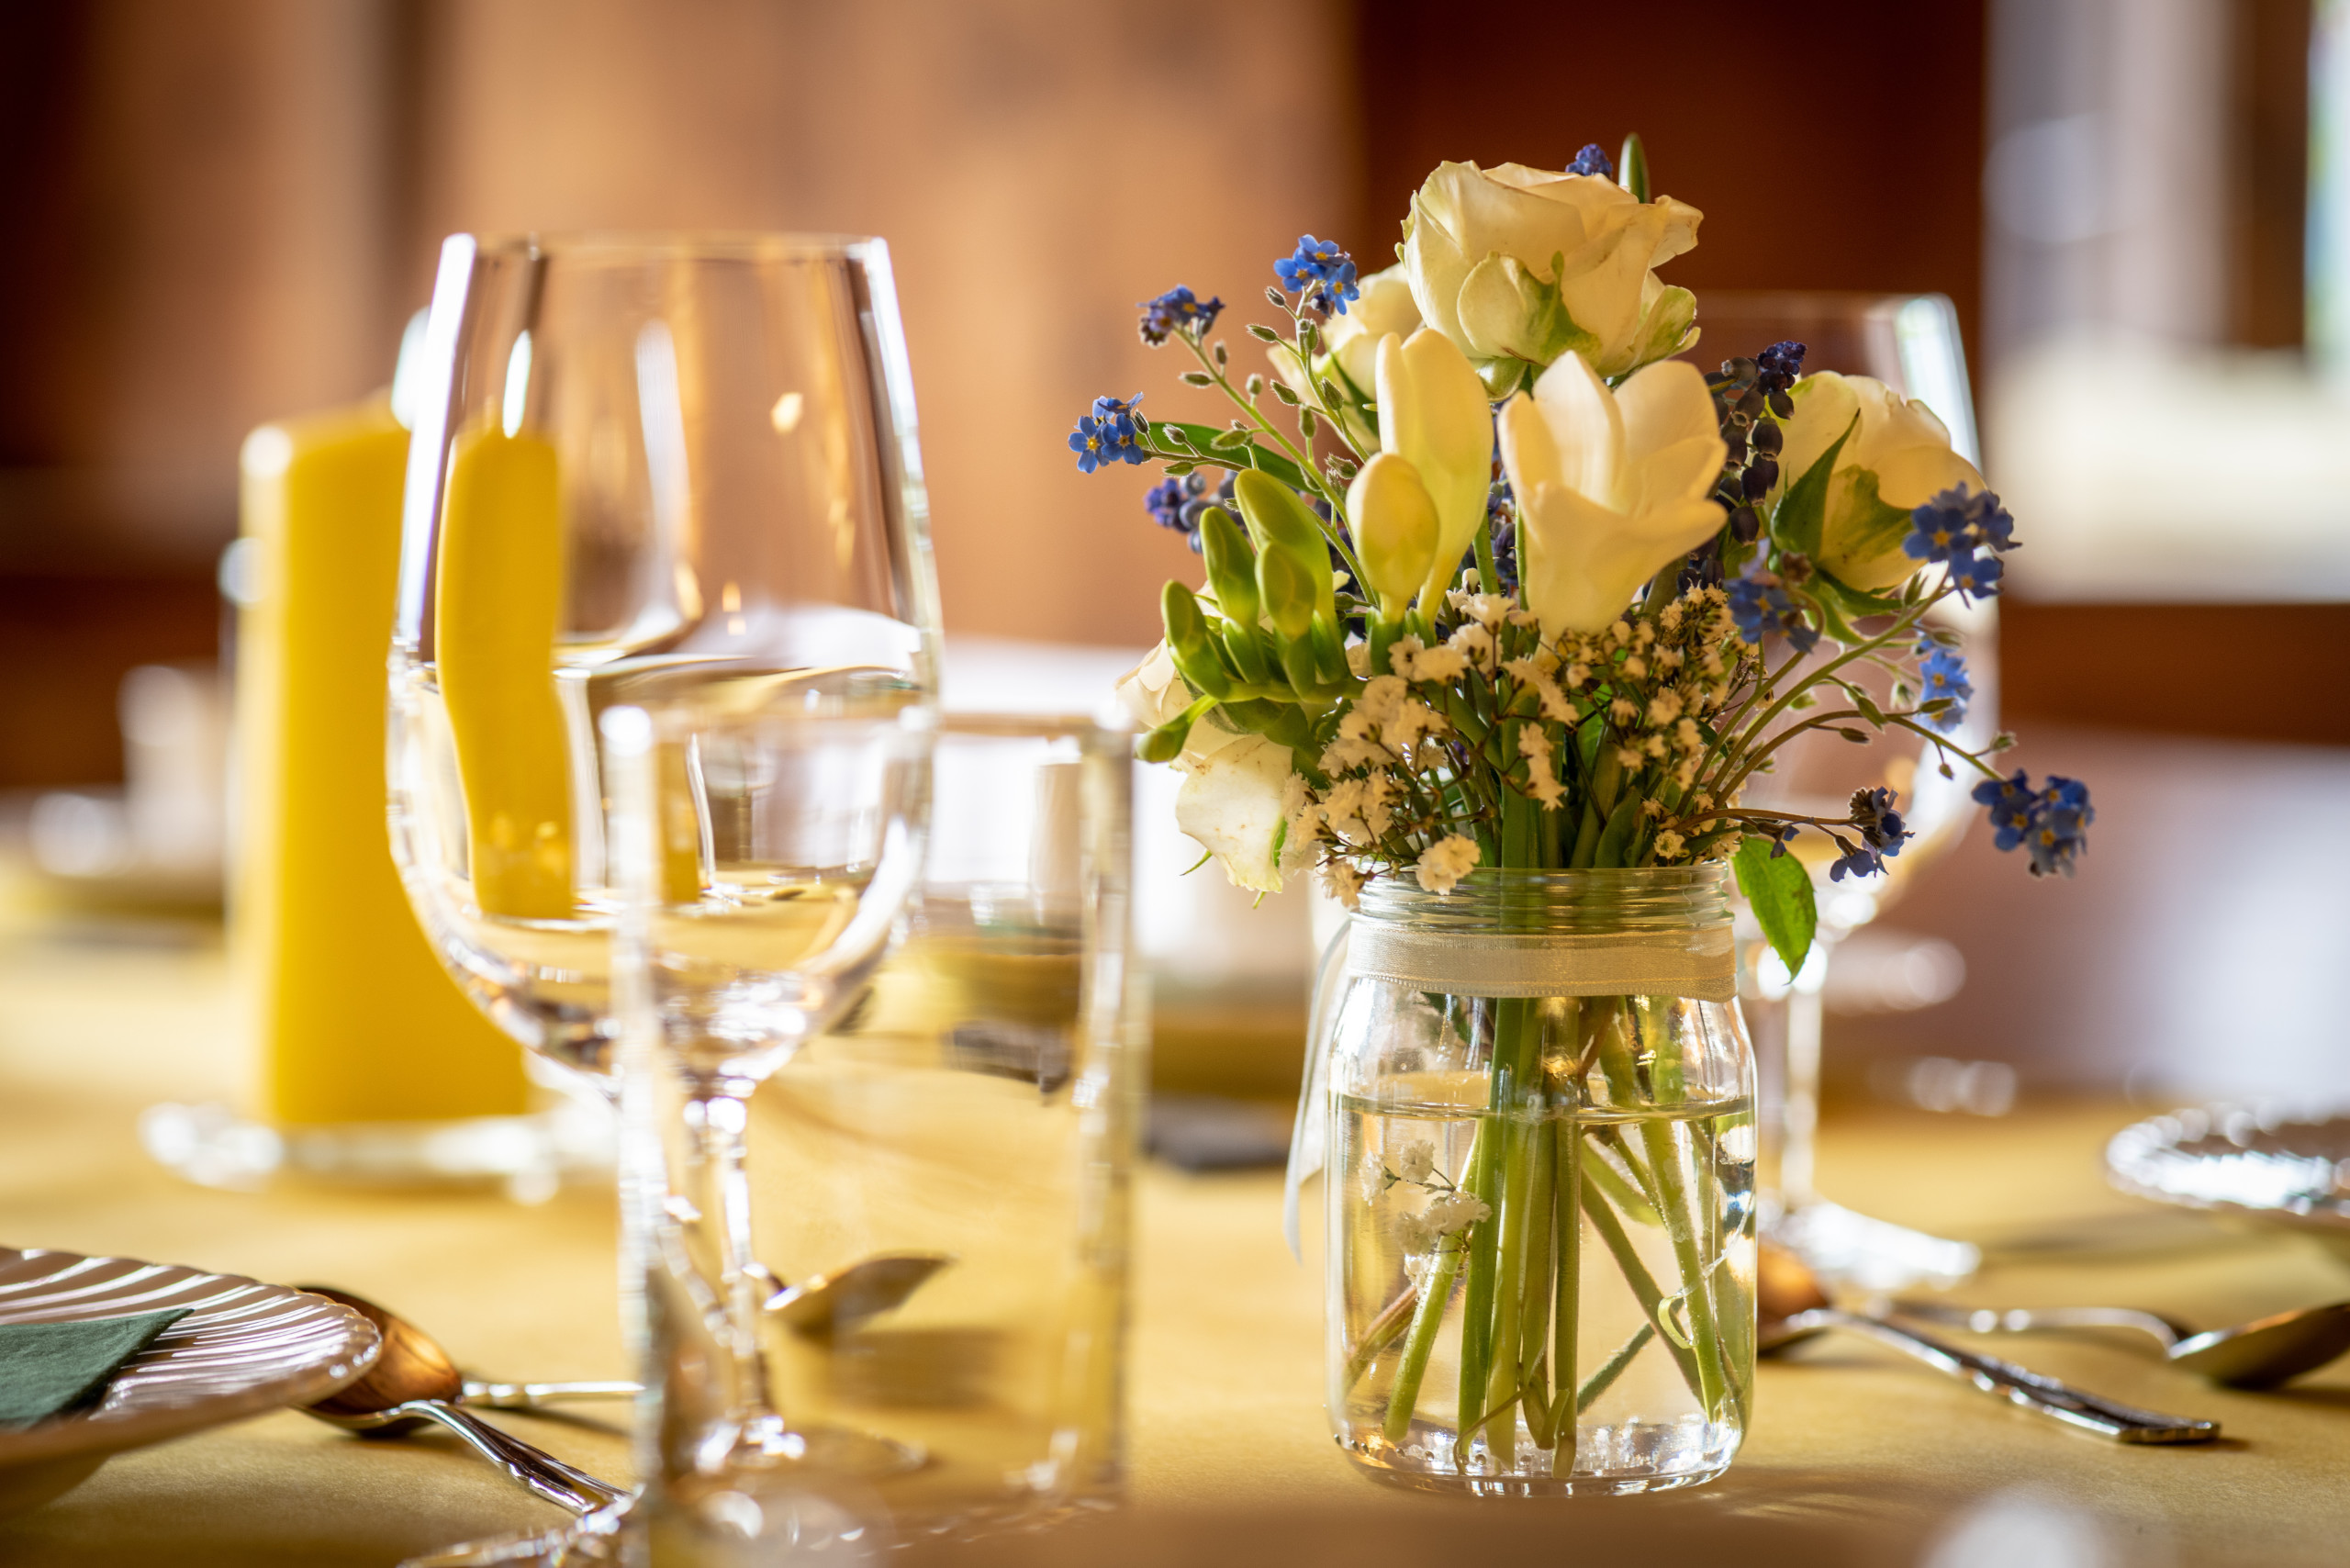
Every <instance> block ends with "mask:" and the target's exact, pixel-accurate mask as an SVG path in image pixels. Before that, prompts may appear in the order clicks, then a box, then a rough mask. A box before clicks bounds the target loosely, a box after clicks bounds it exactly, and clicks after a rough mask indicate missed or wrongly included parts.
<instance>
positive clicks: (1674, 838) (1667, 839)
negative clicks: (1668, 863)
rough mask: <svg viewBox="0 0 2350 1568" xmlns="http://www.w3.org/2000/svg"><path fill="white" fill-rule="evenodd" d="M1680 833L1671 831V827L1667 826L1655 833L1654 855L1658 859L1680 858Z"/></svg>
mask: <svg viewBox="0 0 2350 1568" xmlns="http://www.w3.org/2000/svg"><path fill="white" fill-rule="evenodd" d="M1681 850H1682V842H1681V835H1680V834H1677V833H1675V832H1673V830H1672V829H1671V828H1667V829H1665V830H1664V831H1663V832H1662V833H1661V834H1657V835H1656V857H1657V858H1658V859H1660V860H1678V859H1680V858H1681Z"/></svg>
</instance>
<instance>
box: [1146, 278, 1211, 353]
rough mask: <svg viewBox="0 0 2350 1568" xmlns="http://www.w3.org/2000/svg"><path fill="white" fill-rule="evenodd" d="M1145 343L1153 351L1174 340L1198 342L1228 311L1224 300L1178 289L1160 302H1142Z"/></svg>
mask: <svg viewBox="0 0 2350 1568" xmlns="http://www.w3.org/2000/svg"><path fill="white" fill-rule="evenodd" d="M1140 308H1141V310H1142V341H1143V342H1146V343H1148V344H1149V345H1150V346H1151V347H1152V348H1157V347H1158V345H1159V344H1161V343H1163V342H1166V341H1167V340H1168V339H1169V338H1170V337H1177V336H1181V337H1186V338H1191V339H1193V340H1194V341H1196V340H1198V339H1199V338H1201V337H1203V336H1205V335H1206V333H1207V331H1208V330H1209V329H1210V328H1212V327H1214V325H1215V319H1216V318H1217V317H1218V316H1219V315H1221V314H1223V312H1224V301H1223V300H1221V299H1202V298H1201V297H1199V296H1198V295H1196V294H1193V293H1192V291H1191V290H1190V289H1188V288H1184V287H1181V286H1177V287H1174V288H1170V289H1169V290H1168V291H1167V292H1166V293H1164V294H1162V295H1160V296H1159V297H1158V298H1156V299H1146V300H1143V301H1141V305H1140Z"/></svg>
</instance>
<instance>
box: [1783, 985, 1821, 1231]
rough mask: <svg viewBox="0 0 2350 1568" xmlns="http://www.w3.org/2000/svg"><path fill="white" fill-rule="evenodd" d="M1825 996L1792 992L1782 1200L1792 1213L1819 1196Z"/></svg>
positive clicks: (1789, 998)
mask: <svg viewBox="0 0 2350 1568" xmlns="http://www.w3.org/2000/svg"><path fill="white" fill-rule="evenodd" d="M1822 1011H1823V1010H1822V1008H1821V1006H1820V1000H1819V992H1818V990H1817V989H1812V990H1806V989H1804V988H1802V987H1800V986H1798V987H1796V989H1794V990H1791V991H1788V992H1787V1089H1786V1096H1787V1097H1786V1106H1785V1110H1783V1111H1782V1112H1781V1113H1780V1116H1781V1126H1782V1129H1783V1130H1782V1134H1781V1137H1782V1142H1781V1145H1780V1149H1779V1196H1780V1199H1781V1201H1782V1202H1784V1203H1785V1204H1786V1206H1787V1207H1788V1208H1790V1209H1797V1208H1801V1207H1802V1206H1803V1205H1804V1204H1807V1203H1810V1202H1811V1201H1812V1200H1813V1199H1814V1198H1816V1197H1818V1195H1819V1194H1818V1192H1817V1191H1816V1190H1815V1189H1814V1188H1813V1186H1812V1178H1813V1169H1814V1155H1815V1150H1814V1148H1813V1139H1814V1138H1815V1137H1816V1136H1817V1135H1818V1129H1819V1033H1820V1022H1821V1018H1820V1014H1821V1013H1822Z"/></svg>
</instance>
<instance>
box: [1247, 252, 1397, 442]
mask: <svg viewBox="0 0 2350 1568" xmlns="http://www.w3.org/2000/svg"><path fill="white" fill-rule="evenodd" d="M1359 286H1360V288H1361V290H1362V297H1360V298H1359V299H1357V300H1355V301H1354V302H1353V303H1352V304H1350V305H1348V307H1347V313H1346V314H1345V315H1343V316H1333V317H1331V318H1330V319H1329V320H1328V321H1326V322H1325V323H1324V324H1323V326H1322V328H1321V334H1322V347H1323V352H1322V353H1317V354H1315V356H1314V368H1315V370H1317V371H1319V372H1320V373H1321V374H1322V375H1323V376H1324V377H1325V378H1330V377H1331V376H1333V375H1334V373H1335V375H1336V376H1337V378H1338V380H1339V387H1338V392H1339V403H1338V418H1339V420H1341V421H1342V422H1343V423H1344V424H1345V425H1346V433H1347V439H1348V441H1350V442H1353V443H1354V448H1355V450H1356V451H1357V452H1360V453H1366V454H1368V453H1372V452H1376V451H1378V450H1379V431H1377V430H1376V429H1375V428H1374V427H1373V425H1372V422H1371V420H1370V419H1368V418H1366V417H1365V416H1364V413H1363V410H1362V409H1361V407H1360V406H1359V405H1362V404H1368V403H1370V402H1371V400H1372V398H1373V397H1374V396H1375V395H1376V387H1377V380H1378V375H1379V364H1378V361H1379V340H1380V339H1382V338H1383V337H1387V336H1389V335H1390V334H1396V335H1400V336H1403V337H1407V338H1408V337H1410V336H1411V335H1412V334H1413V333H1414V332H1416V331H1418V330H1420V327H1421V325H1422V323H1421V321H1420V308H1419V306H1418V305H1417V304H1416V303H1415V302H1414V300H1413V298H1412V280H1411V279H1410V278H1409V277H1407V276H1405V275H1404V264H1403V263H1401V262H1398V263H1396V264H1395V265H1393V266H1392V267H1389V268H1388V269H1387V270H1386V271H1385V272H1378V273H1373V274H1371V275H1370V276H1369V277H1367V278H1364V279H1363V280H1362V281H1361V283H1360V285H1359ZM1265 354H1266V357H1267V358H1269V359H1270V360H1271V361H1272V362H1273V369H1274V370H1276V371H1278V372H1279V373H1280V375H1281V379H1282V380H1283V381H1286V382H1288V383H1289V384H1290V386H1291V388H1292V390H1294V391H1296V392H1298V393H1299V394H1301V395H1302V396H1304V397H1309V398H1310V397H1312V396H1313V393H1314V389H1313V387H1312V386H1308V385H1307V383H1306V378H1305V373H1304V369H1303V368H1301V367H1300V365H1299V364H1298V360H1297V350H1296V349H1294V348H1292V347H1291V346H1290V345H1289V344H1288V343H1275V344H1273V345H1272V346H1271V347H1270V348H1269V349H1267V350H1266V351H1265Z"/></svg>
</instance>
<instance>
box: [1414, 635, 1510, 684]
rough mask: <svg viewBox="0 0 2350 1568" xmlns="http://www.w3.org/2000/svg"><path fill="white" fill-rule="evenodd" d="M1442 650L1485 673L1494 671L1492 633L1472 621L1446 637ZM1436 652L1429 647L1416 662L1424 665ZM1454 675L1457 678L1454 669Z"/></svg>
mask: <svg viewBox="0 0 2350 1568" xmlns="http://www.w3.org/2000/svg"><path fill="white" fill-rule="evenodd" d="M1442 651H1443V652H1445V653H1449V654H1451V655H1455V656H1457V657H1459V658H1460V660H1461V661H1462V662H1463V663H1464V664H1468V665H1473V666H1476V667H1477V669H1478V670H1480V671H1482V672H1483V673H1484V674H1486V675H1491V674H1492V673H1493V672H1494V634H1493V633H1492V632H1491V631H1489V630H1488V629H1487V628H1485V627H1483V626H1480V625H1477V624H1476V623H1474V622H1472V623H1470V624H1469V625H1466V626H1463V627H1461V628H1460V630H1459V631H1458V632H1455V633H1453V634H1452V635H1451V636H1449V637H1448V638H1446V639H1445V642H1444V647H1443V649H1442ZM1436 653H1438V650H1437V649H1435V648H1431V649H1429V650H1428V651H1427V653H1425V654H1422V655H1420V657H1419V659H1418V660H1417V661H1416V663H1418V664H1422V665H1424V664H1426V663H1427V660H1428V659H1429V658H1430V657H1432V656H1434V655H1435V654H1436ZM1454 675H1455V677H1456V678H1457V677H1458V675H1459V672H1458V671H1455V672H1454Z"/></svg>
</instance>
